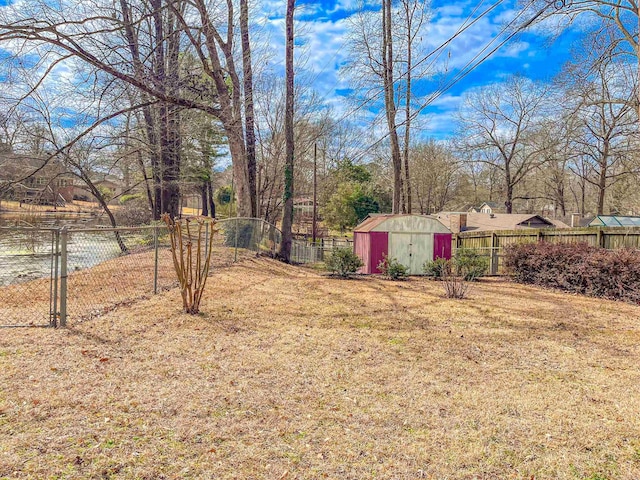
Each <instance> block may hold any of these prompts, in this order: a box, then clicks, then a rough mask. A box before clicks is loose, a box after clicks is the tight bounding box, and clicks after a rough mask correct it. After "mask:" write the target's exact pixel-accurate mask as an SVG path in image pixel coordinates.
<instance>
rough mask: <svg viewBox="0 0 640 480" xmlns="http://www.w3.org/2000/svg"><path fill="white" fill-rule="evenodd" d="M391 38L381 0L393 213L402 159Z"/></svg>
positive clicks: (399, 207) (387, 4)
mask: <svg viewBox="0 0 640 480" xmlns="http://www.w3.org/2000/svg"><path fill="white" fill-rule="evenodd" d="M393 60H394V58H393V38H392V36H391V0H382V68H383V86H384V104H385V112H386V116H387V127H388V129H389V139H390V142H391V165H392V171H393V201H392V207H391V210H392V212H393V213H401V212H402V211H403V207H404V205H403V202H402V196H403V195H402V191H403V189H402V159H401V158H400V143H399V141H398V129H397V126H396V104H395V100H394V88H393V86H394V80H393Z"/></svg>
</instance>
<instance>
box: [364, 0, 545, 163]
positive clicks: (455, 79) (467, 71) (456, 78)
mask: <svg viewBox="0 0 640 480" xmlns="http://www.w3.org/2000/svg"><path fill="white" fill-rule="evenodd" d="M534 2H535V0H531V1H530V2H529V3H528V4H527V5H526V6H525V7H524V8H523V9H522V10H521V11H520V13H518V15H516V16H515V17H514V19H513V20H511V22H509V23H508V24H507V25H506V26H505V27H504V28H503V29H502V30H501V31H500V33H499V34H498V35H497V36H496V37H494V38H493V39H491V41H490V42H489V43H488V44H487V45H485V46H484V47H483V48H482V49H481V50H480V51H479V52H478V53H477V54H476V55H474V57H473V58H472V59H471V60H469V61H468V62H467V63H466V64H465V66H464V67H463V68H462V69H460V71H458V73H457V74H456V75H455V76H454V77H453V78H452V79H451V80H449V82H447V83H445V84H444V86H442V87H440V88H439V89H438V90H436V91H435V92H434V93H433V94H432V95H430V96H429V98H428V99H427V100H426V101H425V102H424V103H423V104H421V105H420V107H419V108H418V109H417V110H415V111H414V112H413V113H412V115H411V118H410V119H411V120H413V119H415V118H416V117H417V116H418V115H419V114H420V113H421V112H422V111H424V109H425V108H427V107H428V106H429V105H431V104H432V103H433V102H434V101H435V100H436V99H438V98H439V97H441V96H442V95H443V94H444V93H445V92H446V91H448V90H449V89H450V88H451V87H453V86H454V85H455V84H457V83H458V82H460V81H461V80H462V79H463V78H465V77H466V76H467V75H469V74H470V73H471V72H472V71H473V70H475V69H476V68H477V67H478V66H480V65H481V64H482V63H483V62H484V61H485V60H486V59H488V58H489V57H490V56H491V55H493V54H494V53H495V52H496V51H497V50H499V49H500V48H501V47H502V46H504V45H505V44H506V43H507V42H509V41H510V40H511V39H512V38H513V37H515V36H516V35H517V34H519V33H520V32H522V31H523V30H525V29H526V28H528V27H529V26H530V25H531V24H532V23H533V22H535V21H536V20H537V19H538V18H540V16H542V15H543V14H544V12H545V11H546V10H547V8H548V6H549V5H550V4H547V6H545V7H543V8H541V9H540V10H538V11H537V12H536V13H535V14H534V15H533V16H532V17H531V18H529V19H528V20H527V21H526V22H524V23H523V24H522V25H520V26H518V27H517V28H516V29H514V30H513V32H511V33H510V34H509V35H507V37H506V38H505V39H503V40H502V41H501V42H500V43H498V44H497V45H496V46H495V47H494V48H492V49H491V50H490V51H489V52H488V53H487V54H486V55H484V56H482V58H480V59H479V60H477V59H478V58H479V57H480V56H481V55H482V53H483V52H486V51H487V49H488V48H490V46H491V45H492V44H493V43H494V42H495V41H496V40H497V39H498V38H499V37H500V36H501V35H502V34H503V33H505V32H506V31H508V30H509V29H510V28H511V27H512V26H513V25H514V24H515V22H516V21H517V20H518V19H519V18H520V17H521V16H522V15H523V14H524V12H525V11H526V10H528V9H529V8H530V7H531V6H532V5H533V4H534ZM476 60H477V61H476ZM474 62H475V63H474ZM402 125H404V122H401V123H400V124H398V125H397V126H402ZM389 135H390V133H387V134H385V135H383V136H382V137H381V138H379V139H378V140H376V141H375V142H373V143H372V144H371V145H369V146H368V147H367V148H366V149H365V150H364V151H362V152H361V153H360V156H359V157H357V158H356V161H357V160H359V159H361V158H362V157H363V156H364V155H365V154H366V153H368V152H369V151H370V150H371V149H373V148H375V147H376V146H377V145H379V144H380V143H381V142H382V141H384V140H385V139H386V138H387V137H389Z"/></svg>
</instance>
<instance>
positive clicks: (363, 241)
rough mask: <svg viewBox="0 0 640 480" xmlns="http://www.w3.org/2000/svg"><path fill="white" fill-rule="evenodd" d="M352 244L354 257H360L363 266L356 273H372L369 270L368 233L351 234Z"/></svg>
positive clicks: (369, 242) (369, 245) (369, 248)
mask: <svg viewBox="0 0 640 480" xmlns="http://www.w3.org/2000/svg"><path fill="white" fill-rule="evenodd" d="M353 243H354V248H355V252H356V255H358V257H360V260H362V263H364V265H363V266H362V268H360V269H359V270H358V273H373V272H372V270H371V262H370V258H371V256H370V254H369V252H370V251H371V238H370V237H369V234H368V233H362V232H355V233H354V234H353Z"/></svg>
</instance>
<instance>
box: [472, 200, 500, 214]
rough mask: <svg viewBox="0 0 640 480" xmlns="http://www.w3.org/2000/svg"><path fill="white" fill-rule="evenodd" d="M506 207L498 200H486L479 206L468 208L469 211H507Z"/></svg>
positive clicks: (489, 212)
mask: <svg viewBox="0 0 640 480" xmlns="http://www.w3.org/2000/svg"><path fill="white" fill-rule="evenodd" d="M505 212H506V209H505V206H504V205H500V204H499V203H498V202H484V203H481V204H480V205H479V206H472V207H470V208H469V209H468V210H467V213H488V214H491V213H505Z"/></svg>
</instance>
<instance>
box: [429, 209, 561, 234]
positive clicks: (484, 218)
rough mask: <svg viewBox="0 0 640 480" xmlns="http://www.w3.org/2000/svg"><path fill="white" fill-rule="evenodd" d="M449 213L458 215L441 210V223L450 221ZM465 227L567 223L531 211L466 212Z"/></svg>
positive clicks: (490, 227) (554, 225) (520, 226)
mask: <svg viewBox="0 0 640 480" xmlns="http://www.w3.org/2000/svg"><path fill="white" fill-rule="evenodd" d="M451 215H460V214H459V213H453V212H441V213H439V214H438V215H437V218H438V219H440V220H442V221H443V223H445V225H446V224H448V223H449V222H450V216H451ZM466 215H467V227H466V230H465V231H469V230H477V231H485V230H518V229H521V228H540V227H543V228H544V227H549V228H552V227H556V228H567V225H566V224H564V223H562V222H561V221H559V220H549V219H546V218H544V217H542V216H540V215H535V214H531V213H480V212H470V213H467V214H466Z"/></svg>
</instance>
